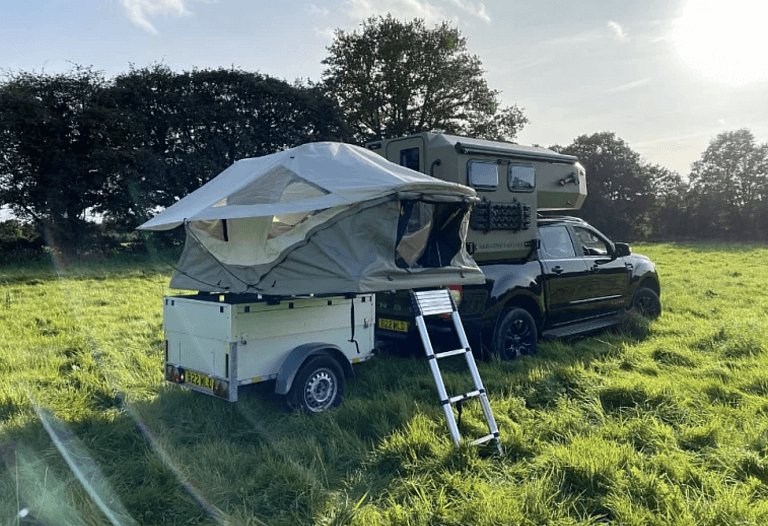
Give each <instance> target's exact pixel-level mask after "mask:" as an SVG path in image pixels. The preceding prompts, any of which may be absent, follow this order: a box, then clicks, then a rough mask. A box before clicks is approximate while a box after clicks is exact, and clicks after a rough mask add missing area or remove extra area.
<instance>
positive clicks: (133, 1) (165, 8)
mask: <svg viewBox="0 0 768 526" xmlns="http://www.w3.org/2000/svg"><path fill="white" fill-rule="evenodd" d="M185 1H186V0H120V3H121V4H123V7H124V8H125V10H126V13H127V15H128V19H129V20H130V21H131V22H133V23H134V24H136V25H137V26H139V27H140V28H141V29H143V30H144V31H147V32H149V33H152V34H155V35H156V34H157V33H158V31H157V29H155V26H153V25H152V22H150V18H154V17H156V16H159V15H166V16H168V15H173V16H185V15H190V14H192V13H191V12H190V11H189V10H188V9H187V8H186V6H185V5H184V4H185Z"/></svg>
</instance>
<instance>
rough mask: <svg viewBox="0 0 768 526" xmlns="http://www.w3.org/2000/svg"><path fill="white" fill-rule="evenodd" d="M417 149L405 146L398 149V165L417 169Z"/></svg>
mask: <svg viewBox="0 0 768 526" xmlns="http://www.w3.org/2000/svg"><path fill="white" fill-rule="evenodd" d="M419 164H420V163H419V149H418V148H407V149H405V150H400V166H405V167H406V168H410V169H411V170H416V171H417V172H418V171H419Z"/></svg>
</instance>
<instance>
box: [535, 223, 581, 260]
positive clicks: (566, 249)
mask: <svg viewBox="0 0 768 526" xmlns="http://www.w3.org/2000/svg"><path fill="white" fill-rule="evenodd" d="M539 239H540V240H541V251H542V252H543V253H544V255H545V256H546V257H547V259H564V258H574V257H576V251H575V250H574V248H573V241H571V236H570V234H568V229H567V228H565V226H562V225H561V226H557V225H556V226H545V227H539Z"/></svg>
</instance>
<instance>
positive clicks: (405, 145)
mask: <svg viewBox="0 0 768 526" xmlns="http://www.w3.org/2000/svg"><path fill="white" fill-rule="evenodd" d="M386 148H387V151H386V152H385V153H386V154H385V157H386V158H387V160H388V161H391V162H393V163H395V164H399V165H400V166H405V167H407V168H410V169H411V170H416V171H417V172H421V173H427V171H426V166H425V163H426V159H424V138H422V137H409V138H407V139H398V140H396V141H391V142H389V143H387V146H386Z"/></svg>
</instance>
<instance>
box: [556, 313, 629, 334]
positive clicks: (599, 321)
mask: <svg viewBox="0 0 768 526" xmlns="http://www.w3.org/2000/svg"><path fill="white" fill-rule="evenodd" d="M620 322H621V316H620V315H619V314H611V315H609V316H603V317H601V318H595V319H592V320H588V321H582V322H580V323H574V324H572V325H566V326H565V327H556V328H554V329H550V330H548V331H544V332H542V333H541V336H542V338H565V337H567V336H573V335H576V334H584V333H588V332H592V331H599V330H601V329H605V328H608V327H613V326H615V325H618V324H619V323H620Z"/></svg>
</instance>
